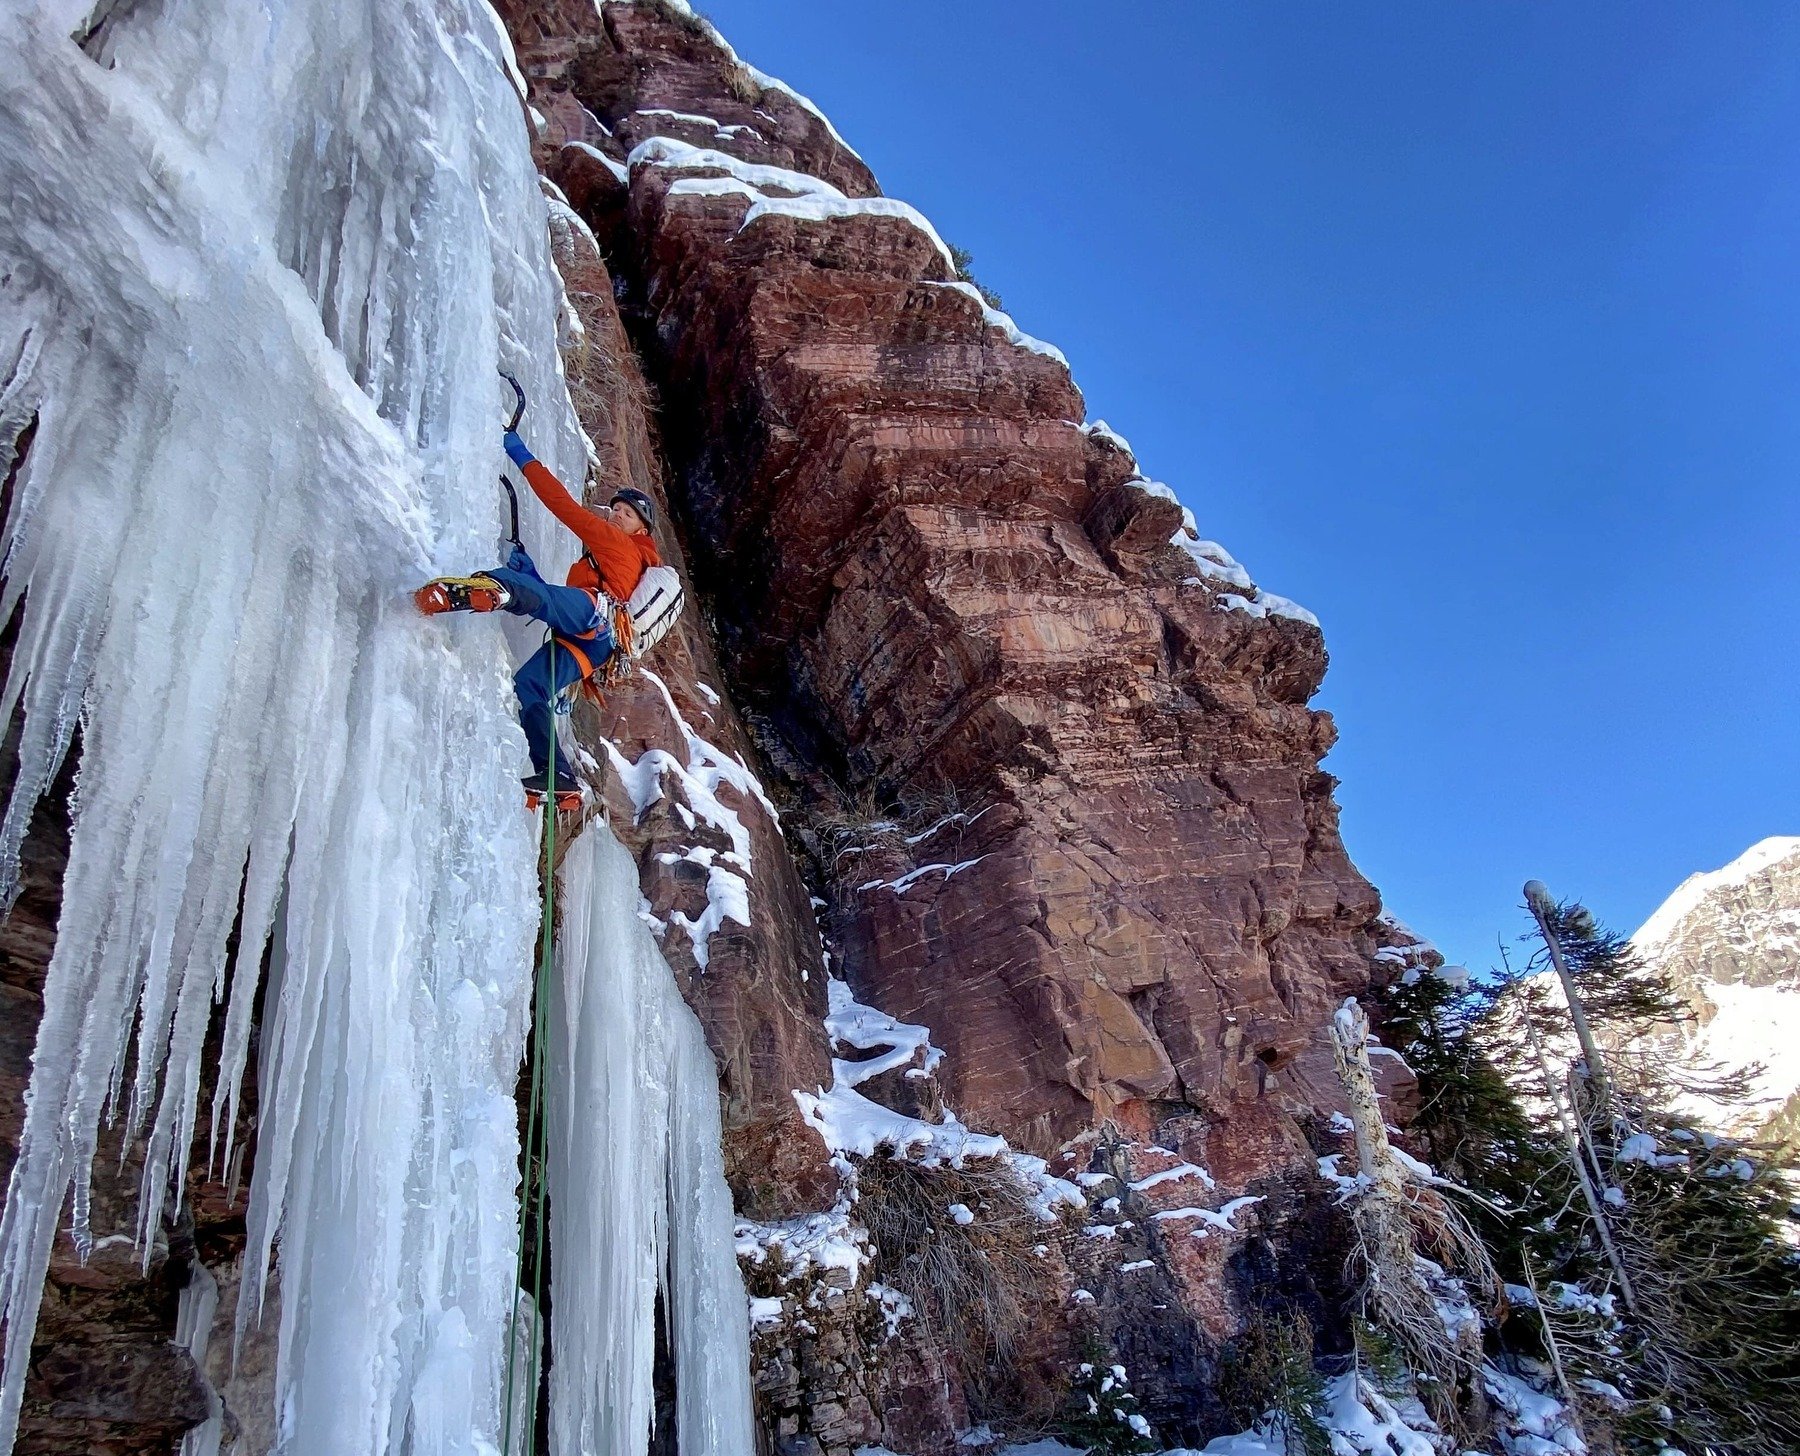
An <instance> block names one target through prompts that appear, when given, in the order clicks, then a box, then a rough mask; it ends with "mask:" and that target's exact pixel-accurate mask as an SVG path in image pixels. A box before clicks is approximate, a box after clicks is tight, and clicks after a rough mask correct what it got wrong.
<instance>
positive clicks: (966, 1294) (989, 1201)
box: [856, 1157, 1052, 1386]
mask: <svg viewBox="0 0 1800 1456" xmlns="http://www.w3.org/2000/svg"><path fill="white" fill-rule="evenodd" d="M857 1187H858V1190H859V1197H858V1198H857V1202H856V1214H857V1217H858V1218H859V1219H861V1221H862V1222H863V1224H864V1226H865V1227H866V1228H867V1229H868V1230H869V1234H870V1236H871V1238H872V1239H873V1241H874V1244H875V1269H876V1273H877V1276H878V1277H879V1278H880V1279H881V1281H882V1282H883V1283H885V1284H889V1285H891V1286H892V1287H893V1288H895V1289H898V1290H899V1291H900V1292H901V1293H902V1294H904V1295H905V1296H906V1297H907V1298H908V1299H910V1300H911V1301H912V1306H913V1313H914V1317H915V1318H916V1319H917V1320H918V1321H919V1325H920V1327H921V1332H922V1333H923V1334H924V1335H925V1336H926V1337H927V1338H928V1339H929V1340H931V1341H933V1342H934V1343H937V1344H938V1345H939V1346H940V1347H941V1348H943V1349H945V1350H946V1351H948V1352H949V1353H950V1354H952V1355H953V1356H954V1357H955V1358H956V1360H957V1363H958V1365H959V1366H960V1368H961V1369H962V1370H963V1372H964V1373H965V1375H966V1376H968V1377H969V1378H970V1379H971V1380H972V1381H973V1382H974V1383H975V1384H977V1385H978V1386H979V1385H980V1384H981V1383H982V1381H983V1377H984V1374H985V1372H987V1371H988V1370H990V1369H993V1368H996V1367H1003V1366H1004V1365H1005V1364H1006V1363H1007V1361H1008V1360H1009V1358H1010V1357H1011V1355H1012V1353H1013V1348H1014V1345H1015V1342H1016V1341H1017V1340H1018V1338H1019V1336H1020V1335H1021V1334H1022V1333H1023V1332H1024V1331H1025V1330H1026V1328H1027V1327H1028V1326H1029V1325H1030V1323H1031V1319H1032V1313H1033V1309H1034V1307H1035V1306H1036V1305H1037V1304H1038V1303H1039V1301H1040V1300H1041V1299H1042V1298H1043V1297H1044V1295H1045V1292H1046V1289H1045V1286H1046V1283H1047V1280H1046V1274H1045V1265H1044V1262H1043V1261H1042V1260H1041V1259H1040V1258H1039V1257H1038V1256H1037V1255H1036V1254H1034V1253H1033V1252H1032V1251H1033V1250H1034V1249H1035V1248H1037V1247H1038V1246H1039V1245H1040V1244H1042V1243H1044V1242H1045V1240H1046V1239H1047V1238H1048V1237H1049V1236H1050V1235H1051V1232H1052V1230H1051V1226H1050V1225H1047V1224H1046V1223H1045V1222H1044V1221H1043V1220H1042V1219H1040V1218H1039V1217H1038V1215H1037V1212H1036V1210H1035V1209H1034V1208H1033V1207H1032V1206H1031V1202H1030V1197H1029V1194H1028V1191H1027V1189H1026V1188H1025V1185H1024V1184H1023V1183H1022V1182H1021V1181H1020V1180H1019V1177H1018V1175H1017V1174H1016V1173H1014V1172H1013V1170H1012V1169H1011V1168H1009V1167H1007V1165H1006V1164H1004V1163H1001V1162H998V1161H996V1160H994V1159H991V1158H988V1159H979V1160H977V1159H969V1160H968V1161H967V1162H966V1163H965V1164H964V1166H962V1167H961V1168H954V1167H951V1166H949V1165H948V1164H944V1165H940V1166H938V1167H930V1168H928V1167H922V1166H920V1165H919V1164H917V1163H905V1162H900V1161H898V1160H897V1159H894V1158H882V1157H877V1158H871V1159H869V1160H867V1161H866V1162H864V1163H862V1164H861V1165H860V1167H859V1168H858V1171H857ZM953 1204H961V1205H962V1206H963V1207H965V1208H967V1209H968V1210H969V1212H970V1213H972V1214H973V1215H974V1218H973V1220H972V1221H971V1222H969V1223H958V1222H957V1221H956V1216H955V1215H954V1214H953V1213H952V1212H951V1211H950V1210H951V1205H953Z"/></svg>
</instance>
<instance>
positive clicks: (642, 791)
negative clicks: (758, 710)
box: [606, 665, 781, 971]
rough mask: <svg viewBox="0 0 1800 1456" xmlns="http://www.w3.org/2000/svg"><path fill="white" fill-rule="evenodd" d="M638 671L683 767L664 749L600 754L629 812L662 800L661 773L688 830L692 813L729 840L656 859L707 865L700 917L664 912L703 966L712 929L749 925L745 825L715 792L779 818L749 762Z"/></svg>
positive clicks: (650, 675)
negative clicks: (676, 790) (678, 794)
mask: <svg viewBox="0 0 1800 1456" xmlns="http://www.w3.org/2000/svg"><path fill="white" fill-rule="evenodd" d="M638 672H639V673H640V674H641V675H642V676H643V677H644V678H645V679H646V680H648V681H649V682H651V683H654V684H655V685H656V689H657V691H658V692H659V693H661V694H662V700H663V706H664V707H665V708H666V709H667V710H668V713H669V717H670V718H671V719H672V720H673V722H674V725H675V730H676V732H677V734H678V735H679V736H680V737H681V739H682V741H683V742H684V743H685V744H686V747H687V762H686V763H685V764H683V763H682V762H681V761H680V760H679V759H677V758H676V757H675V755H673V754H672V753H669V752H668V751H667V750H666V749H661V748H652V749H650V750H648V751H647V752H645V753H644V755H643V756H642V757H641V758H639V759H638V760H637V762H636V763H633V762H632V761H631V760H630V759H628V758H626V757H625V755H624V754H623V753H621V752H620V751H619V749H618V746H617V745H616V744H614V743H612V742H610V741H608V742H607V744H606V750H607V753H608V755H609V757H610V758H611V759H612V763H613V767H614V769H615V771H616V772H617V774H618V777H619V782H620V784H621V785H622V786H623V787H624V789H625V792H626V793H627V794H628V795H629V796H630V798H631V803H632V808H633V811H634V812H635V813H636V814H637V815H638V816H640V817H642V815H643V814H644V812H645V811H646V810H647V809H649V807H650V806H651V805H652V804H654V803H656V802H657V800H659V799H661V798H662V797H663V780H664V778H665V777H667V778H673V779H674V780H675V782H676V783H677V784H678V785H679V786H680V788H681V791H682V796H683V797H684V798H685V799H686V800H687V803H688V805H690V806H692V808H691V814H690V815H689V817H688V818H687V822H688V824H689V827H693V824H694V823H695V822H696V821H695V820H694V819H693V818H692V815H698V817H699V820H701V821H704V822H705V823H706V824H707V826H708V827H709V828H711V829H714V830H716V831H717V832H718V833H720V834H722V835H724V836H725V838H726V839H728V840H730V841H731V848H730V850H728V851H726V852H724V853H722V854H721V853H718V852H716V851H714V850H713V849H711V848H710V847H708V846H705V845H696V846H694V847H692V848H690V849H688V850H686V851H685V852H684V853H683V854H680V855H668V854H665V855H663V856H661V859H662V861H663V863H665V864H667V863H672V862H675V861H677V860H683V859H685V860H688V861H691V862H693V863H695V864H700V865H703V866H705V868H706V872H707V874H706V909H705V910H703V911H701V913H700V916H699V918H698V919H696V918H694V917H692V916H690V915H688V914H686V913H685V912H683V911H680V910H676V911H672V912H670V915H669V923H670V924H673V925H679V926H680V927H681V928H682V930H684V931H685V932H686V933H687V937H688V940H689V942H690V943H691V944H692V947H693V953H694V963H695V964H696V965H698V966H699V967H700V969H701V970H702V971H704V970H705V969H706V967H707V963H708V959H709V955H710V952H709V950H708V944H709V942H710V940H711V938H712V936H713V933H714V932H715V931H717V930H718V929H719V928H720V927H721V926H723V925H724V924H725V922H726V921H727V920H731V921H735V922H736V923H737V924H739V925H744V926H748V925H749V924H750V885H749V877H750V873H751V864H752V862H751V857H750V831H749V830H748V829H746V828H745V827H744V821H743V819H742V818H741V817H740V816H739V814H738V811H737V810H736V809H733V808H731V807H729V806H728V805H727V804H725V803H724V801H723V800H721V799H720V797H719V791H720V790H721V789H723V788H729V789H732V790H733V791H734V792H735V793H736V794H737V796H738V798H739V799H740V801H743V802H749V801H752V800H754V801H755V802H756V803H757V804H759V805H760V806H761V807H762V809H763V812H764V813H766V814H767V815H768V816H769V818H770V820H771V821H773V822H774V823H776V824H779V823H780V822H781V816H780V815H779V814H777V813H776V812H775V806H774V804H772V803H771V802H770V801H769V796H768V795H767V794H766V793H764V792H763V786H762V783H761V781H760V780H758V779H757V777H756V775H755V774H753V773H751V771H750V769H749V767H748V765H746V764H745V763H744V761H743V760H742V759H741V758H738V757H735V756H734V755H732V754H728V753H726V752H725V751H724V749H722V748H719V747H717V746H716V745H715V744H712V743H709V742H708V741H707V740H706V739H704V738H702V737H701V736H700V735H699V734H698V733H696V732H695V731H694V729H693V727H692V725H690V724H689V723H688V721H687V719H686V718H684V717H682V715H681V710H680V709H679V708H677V707H676V706H675V699H674V696H673V695H672V694H671V693H670V692H669V687H668V684H667V683H665V682H664V681H663V680H662V679H661V678H660V677H658V676H657V675H656V674H655V673H654V672H652V671H650V669H649V668H647V667H643V666H641V665H640V666H639V668H638ZM677 807H678V808H679V807H681V806H679V805H678V806H677ZM727 861H729V863H727Z"/></svg>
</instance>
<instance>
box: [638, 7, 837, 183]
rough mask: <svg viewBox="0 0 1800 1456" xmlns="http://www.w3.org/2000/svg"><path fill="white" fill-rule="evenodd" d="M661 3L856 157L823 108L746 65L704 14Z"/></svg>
mask: <svg viewBox="0 0 1800 1456" xmlns="http://www.w3.org/2000/svg"><path fill="white" fill-rule="evenodd" d="M606 3H607V4H614V5H616V4H627V5H629V4H635V3H637V0H606ZM663 3H665V4H667V5H668V7H669V8H670V9H671V10H674V11H675V12H677V13H678V14H680V15H685V16H686V17H688V19H690V20H692V21H693V22H694V23H695V24H696V25H698V26H699V28H700V33H701V34H703V35H704V36H705V37H706V38H707V40H709V41H710V42H711V43H712V44H713V45H715V46H717V47H718V49H719V50H720V51H721V52H723V53H724V55H725V57H726V59H727V60H729V61H731V62H732V63H733V64H735V65H736V66H737V67H738V68H739V69H740V70H741V71H742V72H743V73H744V75H745V77H746V78H748V79H749V80H751V81H753V82H754V83H755V84H756V85H757V86H759V87H761V88H762V89H763V90H764V91H779V92H781V94H782V95H784V96H786V97H787V98H788V100H790V101H792V102H794V103H795V104H796V105H797V106H799V107H800V108H801V109H802V110H804V111H808V112H811V113H812V115H813V116H814V117H815V118H817V119H818V121H819V122H820V124H821V125H823V126H824V128H825V130H826V131H827V132H828V133H829V134H830V136H831V139H832V140H833V141H834V142H836V143H837V144H838V145H839V146H840V147H842V148H843V149H844V150H845V151H846V152H848V153H849V154H850V155H851V156H853V157H856V152H855V150H854V149H853V148H852V147H851V145H850V143H849V142H847V141H845V140H844V139H843V137H841V136H840V135H838V129H837V128H836V127H835V126H833V125H832V124H831V118H830V117H828V116H827V115H826V114H825V113H824V112H823V111H821V110H819V108H818V107H817V106H816V105H814V104H813V102H811V101H810V100H808V99H807V98H806V97H804V96H802V95H801V94H800V93H799V92H798V91H796V90H795V89H794V88H793V87H792V86H790V85H788V83H787V82H786V81H783V80H781V79H780V78H779V77H776V76H771V75H769V74H768V72H766V71H759V70H757V69H756V67H755V66H752V65H748V64H746V63H745V62H744V61H743V59H742V58H741V57H740V56H739V55H738V53H737V52H736V51H735V50H734V49H732V45H731V42H730V41H728V40H726V39H725V37H724V36H723V35H721V34H719V28H718V27H717V26H716V25H714V24H713V23H712V22H711V21H710V20H708V19H707V18H706V17H705V16H704V15H702V14H700V13H699V12H698V11H697V10H695V9H694V8H693V6H692V5H690V4H689V3H688V0H663ZM681 114H682V113H679V112H672V113H670V115H681ZM715 125H716V123H715ZM856 159H857V160H858V161H859V162H860V161H861V160H862V158H861V157H856Z"/></svg>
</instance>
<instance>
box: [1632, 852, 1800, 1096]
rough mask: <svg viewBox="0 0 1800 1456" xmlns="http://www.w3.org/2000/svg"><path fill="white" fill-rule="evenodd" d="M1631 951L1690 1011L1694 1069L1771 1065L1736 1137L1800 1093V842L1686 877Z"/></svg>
mask: <svg viewBox="0 0 1800 1456" xmlns="http://www.w3.org/2000/svg"><path fill="white" fill-rule="evenodd" d="M1632 945H1633V946H1634V947H1636V949H1637V951H1638V952H1639V954H1640V955H1642V956H1643V957H1644V958H1645V959H1646V960H1647V961H1649V962H1651V963H1652V964H1654V965H1656V966H1658V967H1659V968H1661V969H1662V970H1663V971H1665V972H1666V973H1667V974H1668V975H1670V976H1671V977H1672V978H1673V979H1674V981H1675V983H1676V985H1677V986H1679V987H1680V988H1681V990H1682V991H1683V992H1684V993H1685V994H1686V996H1687V998H1688V1000H1689V1002H1690V1003H1691V1004H1692V1005H1693V1007H1694V1011H1695V1014H1696V1016H1697V1017H1698V1019H1699V1024H1698V1026H1697V1027H1696V1029H1695V1030H1694V1032H1693V1034H1692V1036H1691V1038H1690V1050H1691V1052H1692V1055H1693V1056H1694V1058H1695V1060H1696V1061H1698V1062H1705V1063H1719V1064H1721V1065H1723V1066H1726V1067H1741V1066H1744V1065H1746V1064H1748V1063H1751V1062H1760V1063H1762V1064H1763V1065H1764V1068H1765V1070H1764V1072H1763V1074H1762V1076H1761V1077H1759V1078H1758V1079H1757V1081H1756V1083H1755V1084H1754V1088H1753V1092H1754V1097H1755V1106H1754V1108H1753V1110H1752V1113H1751V1115H1750V1116H1749V1117H1747V1118H1740V1119H1738V1121H1737V1124H1736V1125H1735V1126H1734V1128H1733V1130H1737V1131H1744V1130H1749V1128H1751V1127H1755V1126H1761V1125H1763V1124H1766V1123H1767V1122H1768V1121H1769V1120H1770V1119H1771V1118H1772V1117H1774V1116H1776V1115H1777V1114H1779V1113H1780V1111H1781V1109H1782V1107H1783V1105H1784V1104H1786V1103H1787V1102H1788V1101H1789V1099H1790V1098H1792V1097H1794V1096H1795V1094H1796V1093H1797V1092H1800V837H1793V836H1787V837H1781V838H1772V839H1765V840H1763V841H1762V842H1761V843H1759V844H1756V845H1753V846H1751V848H1750V849H1748V850H1746V851H1745V852H1744V853H1743V854H1742V855H1740V856H1739V857H1738V858H1737V859H1735V860H1733V861H1732V862H1731V863H1730V864H1728V865H1726V866H1725V867H1724V868H1723V869H1719V870H1713V871H1711V872H1710V873H1706V874H1696V875H1690V876H1688V878H1687V879H1686V880H1684V881H1682V883H1681V885H1680V887H1679V888H1678V889H1677V890H1676V891H1675V893H1674V894H1672V895H1670V896H1669V898H1668V899H1667V900H1665V901H1664V902H1663V904H1662V905H1661V907H1659V908H1658V910H1657V911H1656V913H1655V914H1654V915H1652V916H1651V917H1650V918H1649V919H1648V920H1646V921H1645V922H1644V924H1643V927H1642V928H1641V929H1640V930H1639V931H1638V932H1637V934H1636V935H1634V936H1633V937H1632ZM1715 1112H1716V1109H1715Z"/></svg>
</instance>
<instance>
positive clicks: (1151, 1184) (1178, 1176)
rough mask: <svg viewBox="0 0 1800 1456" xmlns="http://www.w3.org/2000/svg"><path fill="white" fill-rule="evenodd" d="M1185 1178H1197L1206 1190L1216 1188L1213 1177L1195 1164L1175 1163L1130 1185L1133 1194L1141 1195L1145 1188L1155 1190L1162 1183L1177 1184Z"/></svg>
mask: <svg viewBox="0 0 1800 1456" xmlns="http://www.w3.org/2000/svg"><path fill="white" fill-rule="evenodd" d="M1185 1178H1198V1179H1199V1180H1200V1181H1201V1182H1202V1183H1204V1184H1205V1185H1206V1186H1207V1187H1208V1188H1213V1187H1216V1186H1217V1185H1216V1184H1215V1183H1214V1182H1213V1175H1212V1174H1211V1173H1209V1172H1207V1171H1206V1169H1204V1168H1202V1167H1200V1166H1199V1165H1198V1164H1197V1163H1185V1162H1183V1163H1175V1164H1172V1165H1171V1166H1170V1167H1167V1168H1164V1169H1162V1170H1161V1171H1159V1172H1155V1173H1151V1174H1149V1175H1148V1176H1147V1177H1143V1178H1138V1179H1135V1180H1133V1182H1132V1183H1131V1185H1130V1186H1131V1191H1132V1192H1133V1193H1142V1192H1143V1191H1144V1190H1145V1189H1147V1188H1156V1187H1159V1186H1161V1185H1162V1184H1164V1183H1178V1182H1180V1181H1182V1180H1183V1179H1185Z"/></svg>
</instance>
